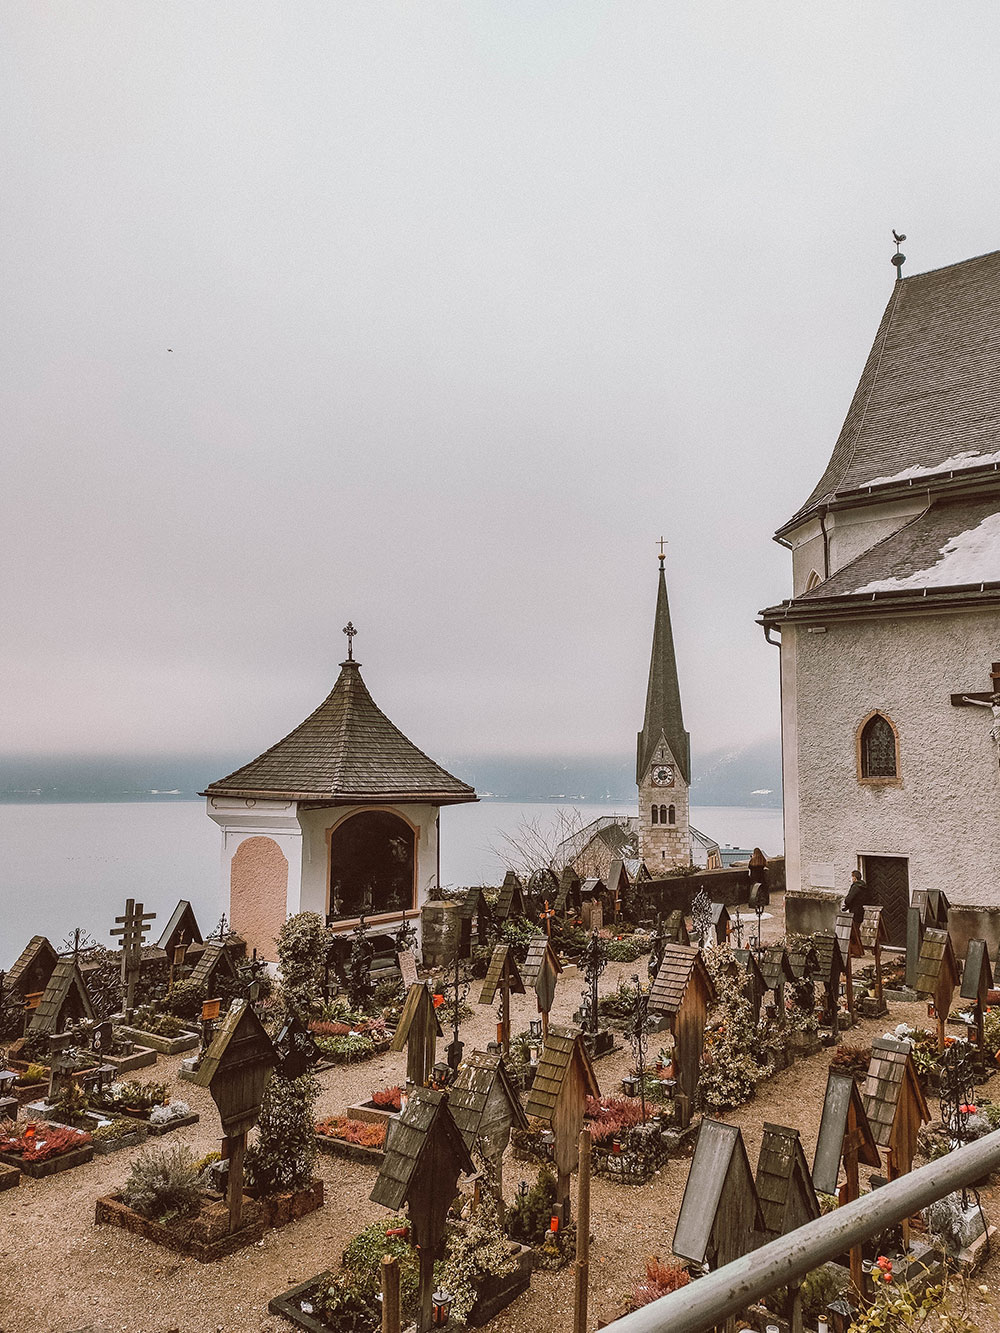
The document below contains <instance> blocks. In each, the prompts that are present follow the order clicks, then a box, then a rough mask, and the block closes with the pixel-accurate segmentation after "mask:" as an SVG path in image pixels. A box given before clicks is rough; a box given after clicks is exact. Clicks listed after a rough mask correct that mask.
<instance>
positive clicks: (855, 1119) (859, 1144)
mask: <svg viewBox="0 0 1000 1333" xmlns="http://www.w3.org/2000/svg"><path fill="white" fill-rule="evenodd" d="M841 1162H843V1164H844V1172H845V1183H844V1185H843V1186H841V1184H840V1164H841ZM861 1164H863V1165H864V1166H870V1167H874V1168H876V1169H877V1168H879V1167H881V1165H882V1158H881V1156H880V1154H879V1150H878V1144H877V1142H876V1141H875V1132H874V1130H873V1129H872V1126H871V1123H870V1122H869V1120H868V1113H867V1112H866V1110H865V1102H864V1098H863V1097H862V1095H861V1090H860V1089H859V1087H858V1085H857V1083H856V1082H855V1080H854V1076H853V1075H852V1074H850V1073H848V1071H847V1070H846V1069H831V1070H830V1071H829V1072H828V1074H827V1079H826V1095H825V1097H824V1099H823V1115H822V1118H821V1119H820V1125H819V1136H818V1138H817V1140H816V1153H815V1156H814V1157H813V1169H812V1181H813V1186H814V1187H815V1188H816V1189H817V1190H819V1191H820V1192H821V1193H823V1194H836V1195H837V1196H838V1198H839V1199H840V1202H841V1203H853V1201H854V1200H855V1199H857V1198H859V1197H860V1194H861V1176H860V1173H859V1165H861ZM861 1258H862V1255H861V1246H860V1244H859V1245H855V1246H853V1247H852V1249H851V1280H852V1281H853V1283H854V1285H855V1287H856V1288H857V1290H858V1291H859V1292H863V1291H864V1289H865V1288H864V1279H863V1277H862V1272H861Z"/></svg>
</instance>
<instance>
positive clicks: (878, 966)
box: [872, 929, 885, 1009]
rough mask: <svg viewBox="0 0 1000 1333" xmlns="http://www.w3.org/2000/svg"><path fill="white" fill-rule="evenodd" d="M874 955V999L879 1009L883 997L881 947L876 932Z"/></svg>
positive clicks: (881, 1005) (883, 999) (883, 1001)
mask: <svg viewBox="0 0 1000 1333" xmlns="http://www.w3.org/2000/svg"><path fill="white" fill-rule="evenodd" d="M872 953H873V954H874V955H875V998H876V999H877V1000H878V1007H879V1008H880V1009H881V1008H882V1007H883V1006H884V1005H885V997H884V996H883V994H882V945H881V942H880V941H879V938H878V930H877V929H876V931H875V947H874V949H873V950H872Z"/></svg>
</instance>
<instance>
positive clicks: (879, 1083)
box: [862, 1037, 930, 1180]
mask: <svg viewBox="0 0 1000 1333" xmlns="http://www.w3.org/2000/svg"><path fill="white" fill-rule="evenodd" d="M862 1096H863V1098H864V1103H865V1111H866V1112H867V1113H868V1119H869V1121H870V1123H871V1127H872V1133H873V1134H874V1136H875V1141H876V1143H878V1145H879V1147H880V1148H884V1149H886V1158H887V1175H888V1178H889V1179H890V1180H896V1179H897V1178H898V1177H899V1176H902V1175H905V1174H906V1172H907V1171H909V1170H910V1168H911V1167H912V1166H913V1158H914V1155H915V1154H916V1151H917V1134H918V1132H919V1130H920V1126H921V1124H922V1123H923V1122H924V1121H926V1120H930V1112H929V1111H928V1109H927V1099H926V1098H925V1097H924V1094H923V1089H922V1088H921V1086H920V1080H919V1079H918V1078H917V1069H916V1065H914V1063H913V1055H912V1054H911V1048H910V1043H909V1042H908V1041H896V1040H895V1038H893V1037H879V1038H877V1039H876V1040H875V1041H873V1042H872V1059H871V1064H870V1065H869V1066H868V1076H867V1078H866V1079H865V1086H864V1089H863V1091H862Z"/></svg>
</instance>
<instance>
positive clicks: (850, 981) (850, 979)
mask: <svg viewBox="0 0 1000 1333" xmlns="http://www.w3.org/2000/svg"><path fill="white" fill-rule="evenodd" d="M844 998H845V999H846V1000H847V1012H848V1013H849V1014H850V1016H851V1017H852V1018H853V1017H854V960H853V959H852V958H851V946H850V945H849V944H848V946H847V957H846V958H845V959H844ZM838 1021H839V1017H838Z"/></svg>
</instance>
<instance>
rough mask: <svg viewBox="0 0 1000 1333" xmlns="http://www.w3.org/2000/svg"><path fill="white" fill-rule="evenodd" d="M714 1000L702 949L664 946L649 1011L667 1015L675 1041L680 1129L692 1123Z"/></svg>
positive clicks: (677, 1107)
mask: <svg viewBox="0 0 1000 1333" xmlns="http://www.w3.org/2000/svg"><path fill="white" fill-rule="evenodd" d="M714 1000H715V986H714V985H713V984H712V978H711V977H710V976H709V973H708V968H707V967H706V966H705V960H704V958H702V956H701V950H700V949H696V948H694V947H692V946H690V945H683V944H669V943H668V944H666V945H664V949H663V962H662V963H661V964H660V969H659V971H658V972H657V974H656V980H655V981H654V982H653V986H652V989H651V991H650V993H649V1012H650V1013H652V1014H664V1015H666V1017H667V1020H668V1022H669V1024H670V1031H671V1033H672V1035H673V1038H674V1077H675V1078H676V1080H677V1095H676V1097H675V1099H674V1114H675V1116H676V1119H677V1123H678V1125H679V1127H680V1128H681V1129H684V1128H685V1127H686V1126H687V1125H688V1124H689V1123H690V1120H691V1111H692V1109H693V1107H694V1105H695V1099H696V1097H697V1094H698V1080H699V1077H700V1073H701V1059H702V1055H703V1054H704V1050H705V1023H706V1020H707V1018H708V1010H709V1006H710V1005H711V1004H712V1003H713V1002H714Z"/></svg>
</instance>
